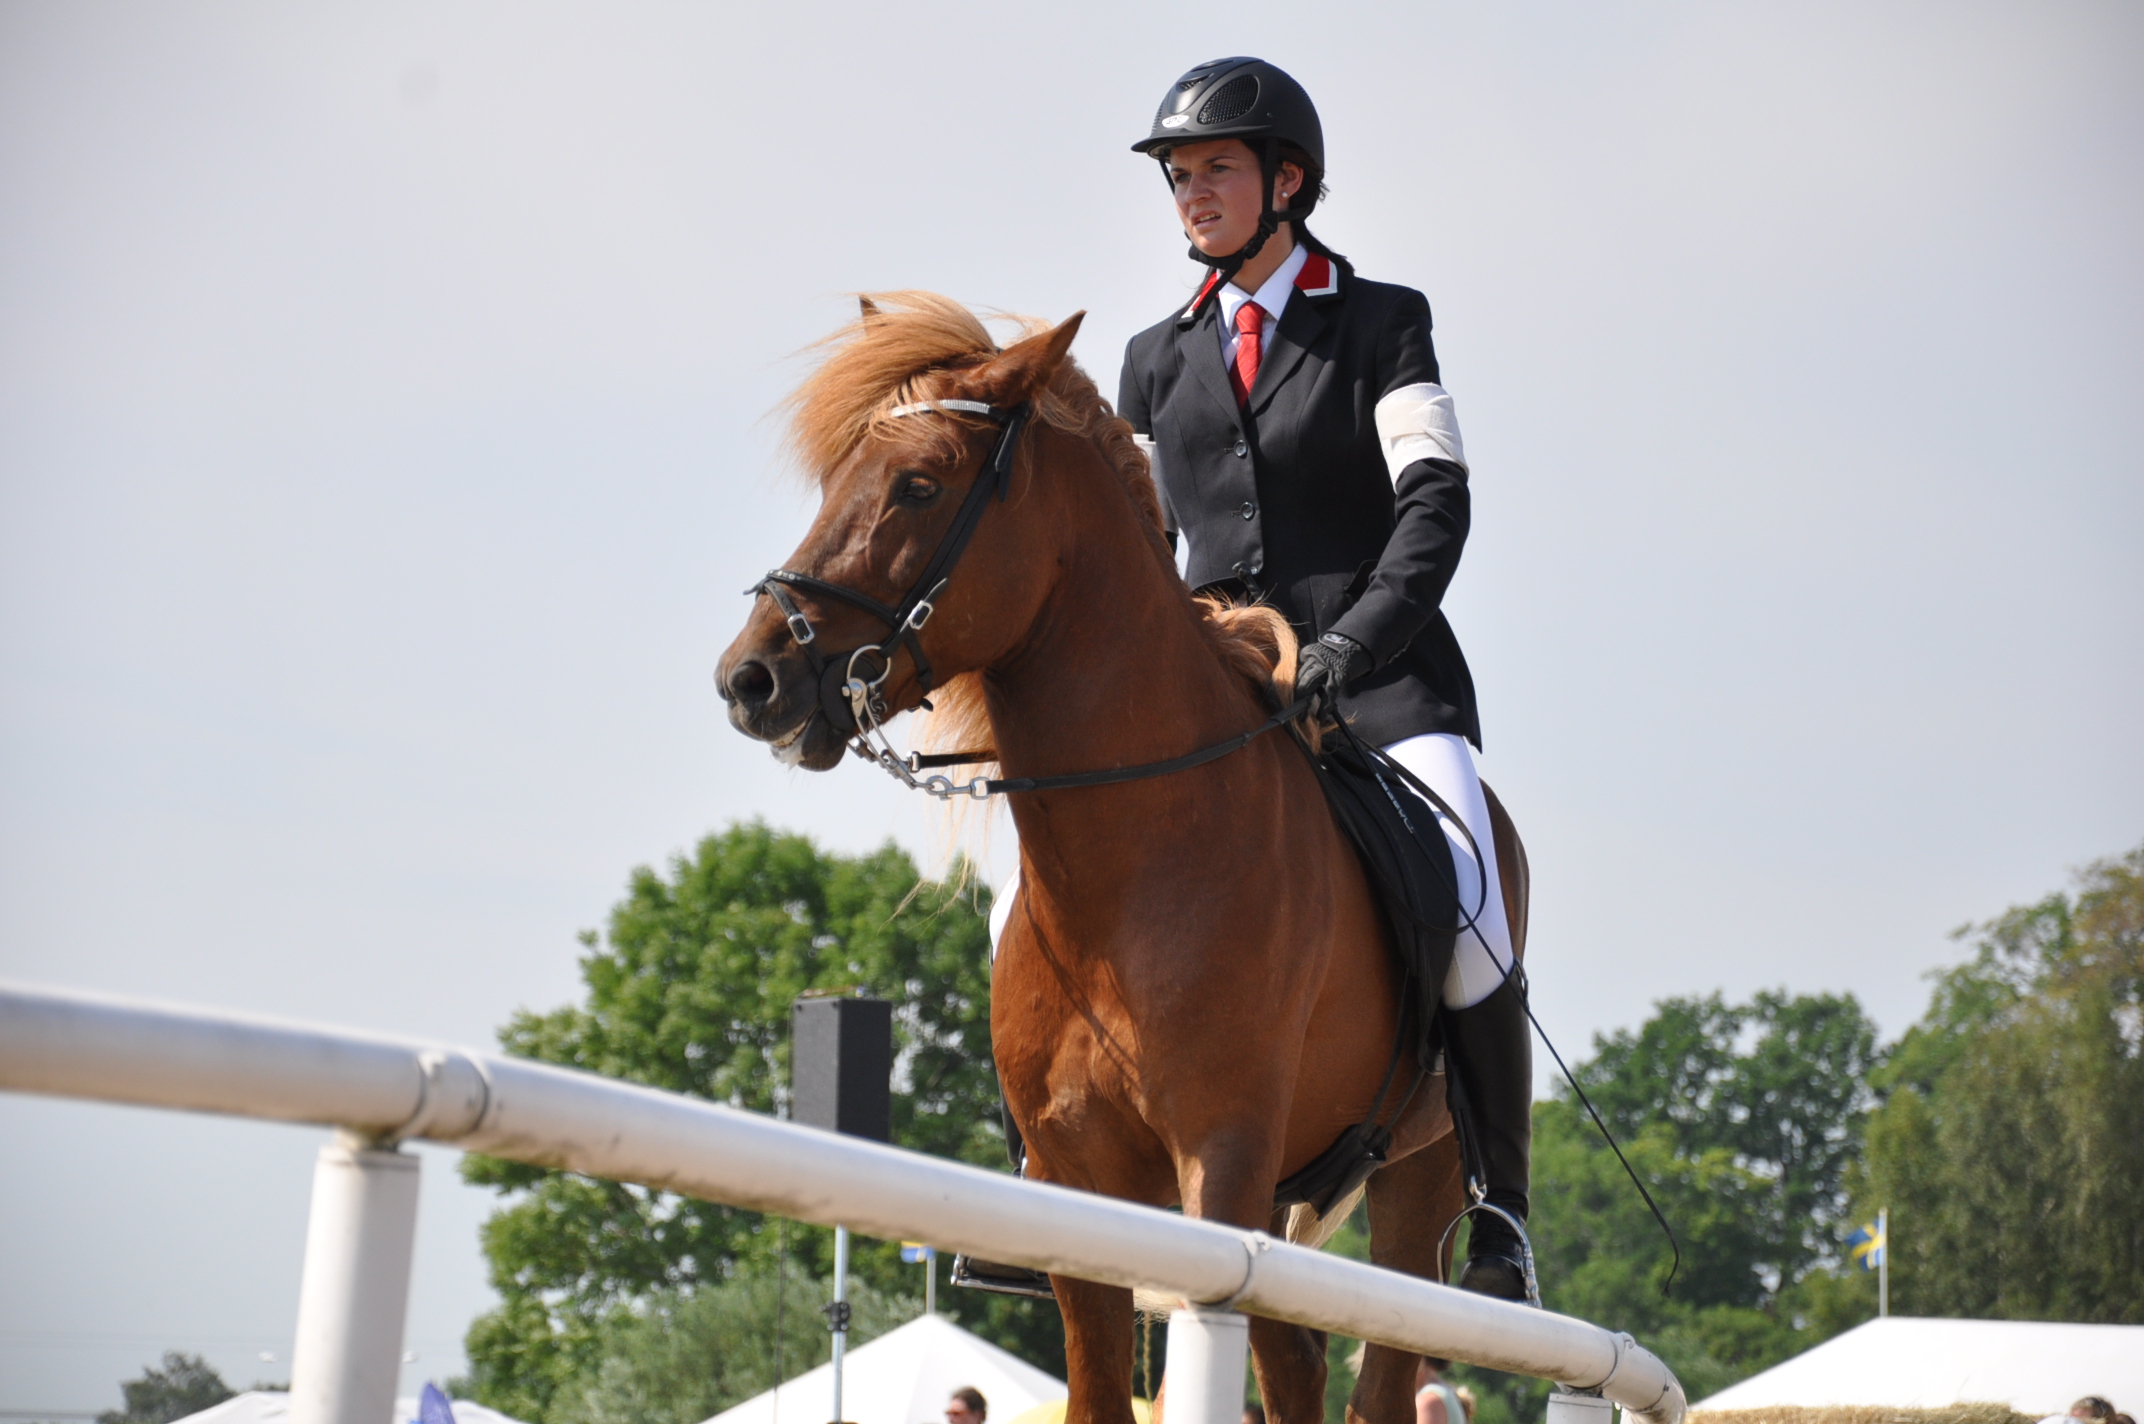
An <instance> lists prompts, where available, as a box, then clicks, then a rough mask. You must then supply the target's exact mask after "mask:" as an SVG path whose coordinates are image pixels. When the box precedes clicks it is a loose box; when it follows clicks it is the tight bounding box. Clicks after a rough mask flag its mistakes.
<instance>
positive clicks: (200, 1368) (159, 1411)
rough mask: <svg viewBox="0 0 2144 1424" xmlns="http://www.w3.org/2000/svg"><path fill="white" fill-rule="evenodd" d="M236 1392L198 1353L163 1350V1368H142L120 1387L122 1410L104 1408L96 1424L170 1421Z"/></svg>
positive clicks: (223, 1399)
mask: <svg viewBox="0 0 2144 1424" xmlns="http://www.w3.org/2000/svg"><path fill="white" fill-rule="evenodd" d="M236 1392H237V1391H235V1390H233V1389H232V1388H231V1387H230V1386H229V1385H227V1384H225V1383H224V1382H223V1376H222V1375H219V1374H217V1373H216V1371H215V1370H214V1369H213V1368H212V1367H211V1366H210V1365H209V1362H208V1361H207V1360H204V1359H202V1358H201V1357H200V1356H199V1355H185V1354H181V1353H180V1352H178V1351H177V1350H166V1351H165V1352H164V1367H163V1368H162V1369H158V1368H157V1367H156V1366H154V1365H149V1366H146V1367H144V1368H143V1370H142V1372H141V1378H140V1379H131V1380H127V1381H126V1382H125V1383H123V1384H121V1385H120V1386H119V1393H120V1396H121V1397H122V1398H123V1399H125V1400H126V1408H124V1409H107V1410H105V1411H104V1412H103V1413H102V1414H99V1415H98V1416H97V1424H171V1421H172V1420H174V1419H183V1418H185V1417H186V1416H187V1415H189V1414H198V1413H200V1412H201V1411H202V1410H204V1409H207V1408H209V1407H211V1406H212V1405H217V1404H221V1403H223V1402H224V1401H225V1400H226V1399H229V1398H230V1397H231V1396H232V1395H233V1394H235V1393H236Z"/></svg>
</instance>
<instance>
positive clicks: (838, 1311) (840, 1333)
mask: <svg viewBox="0 0 2144 1424" xmlns="http://www.w3.org/2000/svg"><path fill="white" fill-rule="evenodd" d="M827 1318H828V1320H829V1322H830V1323H831V1324H832V1325H833V1327H834V1420H833V1424H841V1421H842V1418H843V1416H842V1413H841V1356H842V1354H843V1347H844V1346H846V1345H847V1344H848V1343H849V1228H847V1227H846V1226H837V1227H835V1228H834V1309H833V1311H832V1313H831V1314H830V1315H829V1316H828V1317H827Z"/></svg>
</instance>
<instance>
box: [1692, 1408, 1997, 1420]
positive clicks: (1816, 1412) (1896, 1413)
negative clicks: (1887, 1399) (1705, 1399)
mask: <svg viewBox="0 0 2144 1424" xmlns="http://www.w3.org/2000/svg"><path fill="white" fill-rule="evenodd" d="M1688 1424H2035V1419H2034V1416H2032V1415H2029V1414H2020V1413H2018V1412H2017V1411H2016V1410H2014V1409H2012V1408H2011V1407H2010V1406H2009V1405H2007V1404H1946V1405H1944V1406H1943V1407H1942V1408H1940V1409H1900V1408H1897V1407H1894V1406H1890V1405H1881V1404H1861V1405H1845V1404H1836V1405H1830V1406H1827V1407H1824V1408H1821V1409H1804V1408H1799V1407H1796V1406H1792V1405H1779V1406H1776V1407H1774V1408H1771V1409H1693V1410H1691V1411H1690V1413H1689V1416H1688Z"/></svg>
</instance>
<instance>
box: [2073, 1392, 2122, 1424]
mask: <svg viewBox="0 0 2144 1424" xmlns="http://www.w3.org/2000/svg"><path fill="white" fill-rule="evenodd" d="M2070 1418H2072V1419H2087V1420H2090V1421H2091V1424H2113V1420H2114V1406H2113V1405H2112V1404H2109V1403H2108V1402H2107V1401H2106V1400H2104V1399H2102V1398H2100V1396H2098V1395H2096V1394H2088V1395H2086V1396H2085V1397H2084V1398H2083V1399H2080V1400H2078V1401H2077V1402H2076V1403H2075V1404H2073V1405H2071V1406H2070Z"/></svg>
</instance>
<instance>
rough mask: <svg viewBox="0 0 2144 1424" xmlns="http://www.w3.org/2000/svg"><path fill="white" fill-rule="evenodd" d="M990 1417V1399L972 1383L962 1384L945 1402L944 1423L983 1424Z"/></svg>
mask: <svg viewBox="0 0 2144 1424" xmlns="http://www.w3.org/2000/svg"><path fill="white" fill-rule="evenodd" d="M989 1417H990V1401H989V1400H987V1399H985V1398H983V1392H982V1391H981V1390H979V1389H977V1388H976V1387H975V1386H974V1385H972V1384H969V1385H962V1386H961V1387H960V1388H959V1389H956V1390H954V1391H953V1393H952V1395H951V1396H950V1397H948V1398H947V1400H946V1402H945V1424H983V1421H984V1420H985V1419H988V1418H989Z"/></svg>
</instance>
